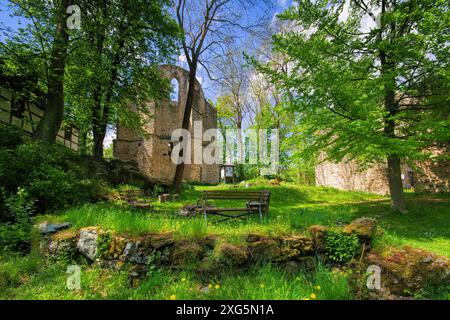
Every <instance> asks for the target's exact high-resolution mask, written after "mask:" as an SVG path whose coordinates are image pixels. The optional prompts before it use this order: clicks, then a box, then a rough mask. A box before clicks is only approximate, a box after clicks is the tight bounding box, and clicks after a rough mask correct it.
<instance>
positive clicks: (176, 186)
mask: <svg viewBox="0 0 450 320" xmlns="http://www.w3.org/2000/svg"><path fill="white" fill-rule="evenodd" d="M196 75H197V63H196V62H195V63H193V64H192V65H191V66H190V67H189V89H188V93H187V98H186V106H185V108H184V114H183V123H182V125H181V127H182V128H183V129H185V130H189V122H190V119H191V113H192V104H193V103H194V94H195V82H196ZM183 173H184V161H183V162H182V163H180V164H177V167H176V169H175V176H174V178H173V187H172V188H173V191H174V192H175V193H180V192H181V182H182V180H183Z"/></svg>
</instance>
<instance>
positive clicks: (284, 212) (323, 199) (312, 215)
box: [40, 184, 450, 257]
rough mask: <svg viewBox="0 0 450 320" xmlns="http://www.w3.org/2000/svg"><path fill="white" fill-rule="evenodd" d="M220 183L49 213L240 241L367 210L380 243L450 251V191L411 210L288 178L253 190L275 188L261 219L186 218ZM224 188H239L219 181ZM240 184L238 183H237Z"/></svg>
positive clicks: (82, 222)
mask: <svg viewBox="0 0 450 320" xmlns="http://www.w3.org/2000/svg"><path fill="white" fill-rule="evenodd" d="M214 188H218V187H211V186H208V187H205V186H196V187H195V189H191V190H187V191H186V192H185V193H184V194H183V197H182V198H181V199H180V200H179V201H177V202H170V203H165V204H157V207H156V212H142V211H139V210H135V209H131V208H128V207H126V206H123V205H120V204H114V203H98V204H86V205H83V206H81V207H77V208H72V209H69V210H67V211H65V212H62V213H61V214H60V215H57V216H54V215H52V216H44V217H41V218H40V219H47V220H50V221H69V222H71V223H72V224H73V227H74V228H80V227H84V226H91V225H98V226H102V227H103V228H106V229H111V230H113V231H115V232H118V233H127V234H130V235H138V234H140V233H145V232H173V233H174V235H175V236H176V237H177V236H180V237H184V236H193V237H201V236H203V235H205V234H208V233H213V234H217V235H220V236H223V237H225V238H227V239H228V240H229V241H240V239H242V238H243V235H246V234H248V233H261V234H267V235H272V234H290V233H298V232H303V231H305V230H306V229H307V228H308V227H309V226H311V225H314V224H323V225H327V226H333V225H338V226H339V225H342V224H344V223H348V222H350V221H352V220H353V219H356V218H358V217H361V216H369V217H373V218H375V219H377V220H378V222H379V224H380V226H381V227H382V228H383V229H384V231H385V233H384V236H383V237H382V238H380V239H378V241H377V245H381V246H382V245H395V246H401V245H410V246H414V247H418V248H423V249H427V250H430V251H432V252H435V253H438V254H441V255H445V256H447V257H450V195H448V194H440V195H415V194H412V193H408V194H407V195H406V196H407V204H408V209H409V212H408V213H406V214H402V213H398V212H395V211H393V210H392V209H391V208H390V202H389V198H387V197H382V196H378V195H373V194H367V193H362V192H345V191H339V190H336V189H333V188H325V187H308V186H298V185H293V184H282V185H281V186H280V187H272V186H270V187H252V188H249V190H258V189H263V188H264V189H269V190H270V191H271V202H270V214H269V216H268V217H267V218H266V219H265V221H264V222H263V223H262V224H261V223H259V219H258V217H257V215H255V216H254V217H252V218H251V219H249V221H231V222H223V223H218V224H212V223H208V224H206V223H205V222H204V221H203V218H202V217H201V216H198V217H195V218H184V217H180V216H178V214H177V212H178V209H179V208H180V207H181V206H182V205H185V204H193V203H195V202H196V200H197V199H198V198H199V197H200V195H201V191H202V190H208V189H214ZM219 188H233V187H230V186H219ZM233 189H234V188H233ZM216 204H218V205H219V206H220V205H226V206H236V205H237V206H242V205H243V202H242V201H241V202H239V201H227V202H216Z"/></svg>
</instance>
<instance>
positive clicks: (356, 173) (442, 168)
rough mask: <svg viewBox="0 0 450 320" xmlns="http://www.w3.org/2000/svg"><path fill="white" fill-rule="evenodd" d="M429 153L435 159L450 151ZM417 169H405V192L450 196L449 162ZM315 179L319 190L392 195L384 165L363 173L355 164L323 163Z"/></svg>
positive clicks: (430, 163)
mask: <svg viewBox="0 0 450 320" xmlns="http://www.w3.org/2000/svg"><path fill="white" fill-rule="evenodd" d="M429 151H430V152H431V154H432V156H434V157H435V156H445V155H448V154H449V150H448V148H433V149H430V150H429ZM323 159H324V155H321V159H320V160H323ZM414 167H415V168H411V167H410V166H408V165H402V181H403V187H404V188H405V189H414V190H415V191H418V192H422V191H425V192H450V161H449V160H441V161H438V162H433V161H431V160H428V161H423V162H416V163H415V164H414ZM315 175H316V185H318V186H329V187H334V188H337V189H341V190H351V191H365V192H371V193H378V194H383V195H387V194H389V182H388V178H387V164H385V163H378V164H375V165H373V166H372V167H370V168H368V169H363V168H362V167H361V166H360V165H359V164H358V162H356V161H354V160H352V161H341V162H338V163H333V162H330V161H321V162H320V164H319V165H317V166H316V168H315Z"/></svg>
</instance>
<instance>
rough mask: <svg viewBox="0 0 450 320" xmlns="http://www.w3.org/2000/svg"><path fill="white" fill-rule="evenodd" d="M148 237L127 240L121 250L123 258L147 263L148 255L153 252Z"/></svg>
mask: <svg viewBox="0 0 450 320" xmlns="http://www.w3.org/2000/svg"><path fill="white" fill-rule="evenodd" d="M153 251H154V250H153V248H152V247H151V245H150V242H149V241H148V239H144V240H138V241H135V242H128V243H127V244H126V245H125V249H124V250H123V257H124V260H126V261H130V262H133V263H140V264H147V262H148V257H149V256H150V255H151V254H152V253H153Z"/></svg>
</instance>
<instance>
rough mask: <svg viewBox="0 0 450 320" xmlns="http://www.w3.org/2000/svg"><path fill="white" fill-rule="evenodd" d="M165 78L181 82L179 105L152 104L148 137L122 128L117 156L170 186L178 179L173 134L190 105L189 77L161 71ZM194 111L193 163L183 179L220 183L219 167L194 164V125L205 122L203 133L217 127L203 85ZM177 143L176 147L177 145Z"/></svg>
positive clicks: (174, 69) (165, 69) (146, 127)
mask: <svg viewBox="0 0 450 320" xmlns="http://www.w3.org/2000/svg"><path fill="white" fill-rule="evenodd" d="M160 70H161V72H162V73H163V76H164V77H167V78H168V79H172V78H175V79H177V81H178V85H179V86H178V88H179V95H178V101H177V102H175V101H170V100H169V99H167V100H159V101H152V102H149V103H148V108H149V113H150V114H151V115H152V117H150V118H148V119H146V121H145V125H144V127H143V129H144V130H143V131H144V134H141V135H140V136H139V135H137V134H136V133H135V132H134V131H133V130H130V129H128V128H124V127H123V126H120V125H118V129H117V139H116V140H115V141H114V156H115V157H116V158H119V159H127V160H135V161H136V162H137V163H138V165H139V167H140V169H141V171H142V172H143V173H144V174H146V175H147V176H149V177H150V178H153V179H155V180H157V181H161V182H164V183H170V182H171V181H172V180H173V177H174V175H175V170H176V165H175V164H173V163H172V161H171V157H170V142H171V134H172V132H173V131H174V130H175V129H179V128H181V126H182V121H183V115H184V107H185V105H186V99H187V91H188V76H189V73H188V72H187V71H186V70H184V69H182V68H179V67H175V66H162V67H160ZM195 89H196V90H195V96H194V103H193V110H192V115H191V119H190V128H189V131H190V133H191V138H192V145H191V151H192V152H191V163H192V164H186V165H185V168H184V173H183V178H184V179H185V180H187V181H201V182H206V183H218V182H219V167H218V165H204V164H193V160H194V153H193V145H194V139H202V137H201V136H199V137H194V132H193V123H194V121H202V123H203V131H205V130H207V129H209V128H216V127H217V111H216V110H215V108H213V107H212V106H211V105H210V104H209V103H208V102H207V101H206V99H205V97H204V94H203V91H202V89H201V86H200V83H196V87H195ZM175 144H176V142H175V143H174V145H175Z"/></svg>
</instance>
